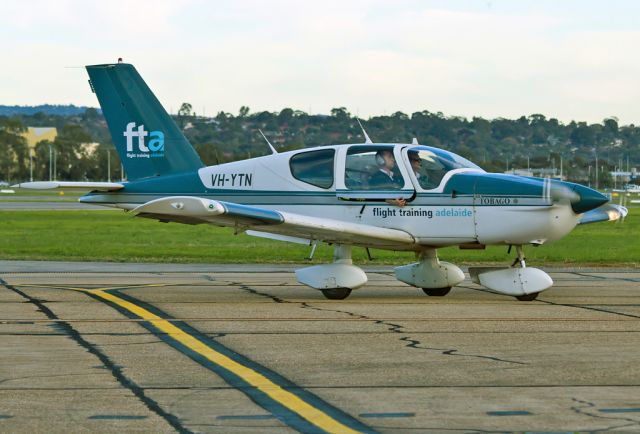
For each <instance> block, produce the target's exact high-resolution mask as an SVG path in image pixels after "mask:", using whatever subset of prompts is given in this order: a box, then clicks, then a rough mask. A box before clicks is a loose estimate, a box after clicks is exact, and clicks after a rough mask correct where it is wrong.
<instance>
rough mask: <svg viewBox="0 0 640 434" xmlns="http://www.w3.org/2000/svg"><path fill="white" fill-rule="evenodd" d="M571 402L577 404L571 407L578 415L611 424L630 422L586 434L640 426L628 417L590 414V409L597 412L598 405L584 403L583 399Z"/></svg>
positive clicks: (639, 422)
mask: <svg viewBox="0 0 640 434" xmlns="http://www.w3.org/2000/svg"><path fill="white" fill-rule="evenodd" d="M571 400H572V401H573V402H575V403H577V404H576V405H574V406H572V407H570V409H571V410H572V411H573V412H574V413H576V414H579V415H583V416H589V417H593V418H595V419H605V420H610V421H611V422H613V421H620V422H629V423H624V424H622V425H611V426H608V427H606V428H598V429H593V430H589V431H585V432H592V433H596V432H610V431H612V430H617V429H620V428H627V427H630V426H634V425H640V421H638V420H634V419H629V418H626V417H615V416H613V417H612V416H603V415H601V414H594V413H591V412H589V411H587V410H589V409H593V410H596V408H595V407H596V405H595V404H594V403H592V402H589V401H584V400H581V399H578V398H571ZM580 405H581V406H580Z"/></svg>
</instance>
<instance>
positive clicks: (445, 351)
mask: <svg viewBox="0 0 640 434" xmlns="http://www.w3.org/2000/svg"><path fill="white" fill-rule="evenodd" d="M302 308H303V309H312V310H318V311H327V312H336V313H341V314H346V315H349V316H352V317H354V318H358V319H362V320H367V321H372V322H373V323H374V324H379V325H384V326H387V331H389V332H391V333H399V334H407V332H406V331H404V330H403V329H404V328H405V327H404V326H402V325H400V324H394V323H391V322H388V321H384V320H379V319H375V318H371V317H369V316H366V315H362V314H356V313H353V312H348V311H345V310H339V309H326V308H320V307H314V306H311V305H310V304H309V303H306V302H303V303H302ZM399 340H400V341H404V342H406V343H407V344H406V345H405V347H407V348H413V349H417V350H426V351H439V352H440V353H441V354H442V355H445V356H459V357H473V358H478V359H486V360H492V361H494V362H502V363H512V364H517V365H526V364H527V363H524V362H518V361H515V360H508V359H501V358H499V357H494V356H484V355H480V354H465V353H460V352H458V350H457V349H455V348H435V347H427V346H423V345H422V342H421V341H419V340H416V339H413V338H412V337H411V336H403V337H401V338H399Z"/></svg>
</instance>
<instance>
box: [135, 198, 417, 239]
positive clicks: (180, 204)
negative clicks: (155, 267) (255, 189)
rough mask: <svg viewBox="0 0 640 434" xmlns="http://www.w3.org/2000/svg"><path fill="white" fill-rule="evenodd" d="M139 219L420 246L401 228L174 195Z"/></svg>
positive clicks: (148, 206)
mask: <svg viewBox="0 0 640 434" xmlns="http://www.w3.org/2000/svg"><path fill="white" fill-rule="evenodd" d="M132 212H133V213H135V214H136V215H137V216H138V217H146V218H152V219H156V220H160V221H163V222H178V223H186V224H202V223H207V224H212V225H216V226H230V227H235V228H236V229H238V230H242V231H244V230H246V229H254V230H259V231H264V232H268V233H274V234H282V235H288V236H293V237H298V238H303V239H308V240H311V241H313V240H319V241H324V242H328V243H343V244H351V245H356V246H367V247H377V248H385V249H392V250H414V249H416V247H417V245H416V242H415V240H414V238H413V237H412V236H411V235H410V234H408V233H407V232H404V231H401V230H398V229H389V228H381V227H378V226H371V225H364V224H359V223H349V222H343V221H339V220H334V219H326V218H320V217H312V216H306V215H301V214H294V213H289V212H283V211H275V210H270V209H266V208H259V207H254V206H248V205H240V204H237V203H232V202H223V201H217V200H210V199H204V198H199V197H192V196H173V197H165V198H161V199H156V200H152V201H150V202H147V203H145V204H143V205H140V206H139V207H137V208H135V209H133V210H132Z"/></svg>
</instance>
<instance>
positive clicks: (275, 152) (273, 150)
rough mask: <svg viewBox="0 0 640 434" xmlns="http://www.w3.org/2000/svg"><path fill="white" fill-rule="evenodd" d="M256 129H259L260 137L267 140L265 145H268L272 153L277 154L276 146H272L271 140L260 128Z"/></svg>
mask: <svg viewBox="0 0 640 434" xmlns="http://www.w3.org/2000/svg"><path fill="white" fill-rule="evenodd" d="M258 131H260V134H262V137H264V140H265V141H266V142H267V145H269V148H270V149H271V153H272V154H277V153H278V151H276V148H274V147H273V145H272V144H271V142H270V141H269V139H267V136H265V135H264V133H263V132H262V130H258Z"/></svg>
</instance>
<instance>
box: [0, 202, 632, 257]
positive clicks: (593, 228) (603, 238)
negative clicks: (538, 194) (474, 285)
mask: <svg viewBox="0 0 640 434" xmlns="http://www.w3.org/2000/svg"><path fill="white" fill-rule="evenodd" d="M309 251H310V248H309V247H308V246H302V245H298V244H291V243H285V242H280V241H271V240H265V239H261V238H254V237H250V236H247V235H245V234H240V235H233V231H232V229H227V228H216V227H213V226H208V225H198V226H189V225H180V224H176V223H166V224H165V223H158V222H156V221H154V220H147V219H141V218H135V217H133V216H131V215H128V214H125V213H124V212H119V211H5V212H0V259H21V260H64V261H115V262H180V263H197V262H201V263H304V262H306V261H305V258H306V257H307V255H308V254H309ZM372 254H373V256H374V258H375V261H374V263H376V264H405V263H409V262H411V261H413V254H412V253H403V252H386V251H380V250H373V251H372ZM439 254H440V258H441V259H443V260H446V261H450V262H455V263H457V264H460V265H468V264H475V263H489V262H499V263H504V264H507V263H510V262H511V260H512V259H513V257H514V255H515V254H514V253H512V254H509V255H508V254H507V248H506V247H489V248H487V249H486V250H471V251H470V250H459V249H457V248H446V249H441V250H439ZM525 254H526V257H527V260H528V264H529V265H532V266H533V265H536V264H537V265H544V264H549V265H562V264H572V265H602V266H625V267H637V266H640V208H638V207H636V208H633V209H631V210H630V213H629V216H627V218H626V220H625V222H624V224H620V223H596V224H591V225H585V226H583V227H578V228H576V229H575V230H574V231H573V232H572V233H571V234H570V235H569V236H567V237H566V238H564V239H563V240H561V241H559V242H556V243H553V244H548V245H545V246H542V247H537V248H534V247H526V248H525ZM331 256H332V248H331V247H330V246H326V245H321V246H319V247H318V250H317V252H316V256H315V259H314V261H313V262H314V263H319V262H327V261H330V260H331ZM354 261H356V262H357V263H360V264H364V263H366V262H367V261H368V260H367V259H366V253H365V251H364V249H361V248H356V249H354Z"/></svg>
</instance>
